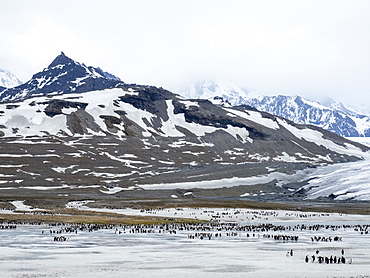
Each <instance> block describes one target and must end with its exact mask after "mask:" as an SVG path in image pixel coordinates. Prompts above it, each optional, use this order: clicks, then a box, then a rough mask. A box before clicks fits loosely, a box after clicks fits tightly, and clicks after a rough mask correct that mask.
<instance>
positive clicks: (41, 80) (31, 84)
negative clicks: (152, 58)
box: [0, 52, 122, 102]
mask: <svg viewBox="0 0 370 278" xmlns="http://www.w3.org/2000/svg"><path fill="white" fill-rule="evenodd" d="M121 83H122V82H121V81H120V80H119V79H118V78H117V77H114V78H112V75H110V74H107V73H105V72H103V71H102V70H101V69H100V68H94V67H87V66H85V65H84V64H80V63H78V62H75V61H74V60H72V59H71V58H69V57H67V56H66V55H65V54H64V53H63V52H62V53H61V54H60V55H59V56H57V57H56V58H55V59H54V61H53V62H52V63H51V64H50V65H49V66H48V67H47V68H46V69H44V70H43V71H41V72H38V73H36V74H35V75H33V76H32V78H31V80H29V81H28V82H26V83H24V84H22V85H20V86H18V87H15V88H10V89H6V90H3V91H2V92H1V93H0V102H8V101H18V100H21V99H24V98H29V97H32V96H37V95H50V94H68V93H83V92H89V91H96V90H104V89H109V88H114V87H116V86H117V85H118V84H121Z"/></svg>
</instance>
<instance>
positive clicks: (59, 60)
mask: <svg viewBox="0 0 370 278" xmlns="http://www.w3.org/2000/svg"><path fill="white" fill-rule="evenodd" d="M69 63H75V61H74V60H72V59H71V58H69V57H67V56H66V55H65V54H64V52H63V51H62V52H61V53H60V54H59V55H58V56H57V57H56V58H55V59H54V61H53V62H52V63H51V64H50V65H49V66H48V68H53V67H56V66H58V65H67V64H69Z"/></svg>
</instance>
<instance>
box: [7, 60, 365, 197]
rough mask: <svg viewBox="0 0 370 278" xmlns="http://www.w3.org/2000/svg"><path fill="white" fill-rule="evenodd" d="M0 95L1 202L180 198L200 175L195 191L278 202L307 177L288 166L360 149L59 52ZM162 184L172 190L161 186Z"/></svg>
mask: <svg viewBox="0 0 370 278" xmlns="http://www.w3.org/2000/svg"><path fill="white" fill-rule="evenodd" d="M53 88H55V91H54V89H53ZM10 92H13V93H10ZM2 96H3V97H4V102H3V103H0V157H1V158H2V160H1V162H0V189H1V188H3V189H4V188H6V190H2V191H1V192H2V196H3V197H4V198H12V196H17V198H22V200H24V199H27V198H29V196H35V194H36V193H37V194H36V195H37V196H38V197H40V196H45V197H47V198H51V197H52V196H54V197H55V196H57V198H59V199H60V198H62V197H61V196H67V197H66V198H67V199H68V200H69V199H71V198H77V199H79V198H81V196H85V197H86V198H89V199H91V198H92V199H95V200H96V199H101V198H104V199H107V198H108V197H106V196H107V194H108V195H110V194H112V197H111V198H113V199H114V200H117V198H118V197H119V198H128V196H131V197H130V198H133V199H135V198H145V199H151V198H154V199H158V198H159V199H160V198H163V196H162V195H161V194H164V195H165V196H171V195H173V194H176V196H178V195H181V196H188V195H185V194H186V193H187V191H188V190H189V188H193V187H194V186H195V187H196V184H197V183H199V182H201V183H202V186H204V184H205V185H206V186H205V187H203V188H200V189H197V190H194V191H196V194H195V195H194V196H198V197H199V196H201V197H200V198H224V197H229V198H242V197H243V196H244V197H243V198H245V196H247V195H246V193H248V194H252V193H253V192H266V190H268V191H269V195H266V194H264V196H269V198H271V199H273V200H276V199H279V198H283V199H284V198H285V199H286V198H288V197H289V196H291V195H292V194H293V193H294V192H293V191H292V190H294V188H295V189H299V188H300V187H301V186H303V185H305V184H307V180H309V179H310V178H307V179H305V180H304V181H301V180H299V181H297V180H295V178H294V179H293V176H292V175H293V174H295V173H297V172H298V171H302V170H304V169H307V168H310V167H314V166H318V165H323V164H324V165H326V164H333V163H342V162H350V161H357V160H361V159H363V158H365V157H368V152H369V150H370V149H369V148H368V147H366V146H364V145H361V144H358V143H355V142H352V141H349V140H346V139H345V138H342V137H340V136H338V135H335V134H333V133H331V132H328V131H326V130H324V129H321V128H319V127H315V126H305V125H299V124H295V123H293V122H291V121H289V120H286V119H284V118H281V117H277V116H274V115H271V114H269V113H266V112H259V111H257V110H256V109H253V108H251V107H249V106H238V107H225V106H221V105H215V104H213V103H211V102H210V101H208V100H200V99H191V100H189V99H184V98H181V97H179V96H178V95H176V94H174V93H172V92H170V91H168V90H165V89H163V88H157V87H153V86H144V85H130V84H125V83H123V82H121V81H119V80H115V79H112V78H111V77H107V76H106V75H105V74H104V73H103V72H102V71H101V70H100V71H98V70H96V69H95V68H91V67H87V66H85V65H83V64H80V63H78V62H75V61H73V60H71V59H70V58H68V57H66V56H65V55H64V54H61V55H59V56H58V57H57V58H56V59H55V60H54V61H53V63H52V64H51V65H50V66H49V67H48V68H47V69H45V70H44V71H42V72H40V73H36V74H35V75H34V76H33V78H32V79H31V80H30V81H29V82H27V83H25V84H23V85H21V86H18V87H16V88H15V89H14V90H13V91H7V94H6V95H2ZM10 100H12V101H11V102H9V101H10ZM6 101H7V102H6ZM169 183H170V184H172V186H174V184H176V186H174V187H175V188H172V189H166V188H168V187H166V186H165V185H164V184H169ZM148 184H149V185H150V184H157V185H159V187H163V188H164V189H163V191H161V190H160V191H159V192H158V191H153V190H148V189H146V188H150V186H149V187H148V186H144V185H148ZM177 184H179V187H177ZM181 184H186V186H185V187H184V188H183V189H181V187H182V185H181ZM215 185H218V186H219V187H218V189H217V191H215V190H214V186H215ZM229 187H230V188H232V189H230V190H229V189H225V188H229ZM292 188H293V189H292ZM35 192H36V193H35ZM120 192H121V193H120ZM292 192H293V193H292ZM297 192H299V190H297ZM215 194H216V195H215ZM253 194H254V193H253ZM256 194H257V193H256ZM258 194H259V193H258ZM251 196H252V195H251ZM258 196H260V195H258ZM297 196H300V195H297ZM13 199H14V198H13ZM59 199H58V200H59ZM113 199H112V200H113ZM285 199H284V200H285Z"/></svg>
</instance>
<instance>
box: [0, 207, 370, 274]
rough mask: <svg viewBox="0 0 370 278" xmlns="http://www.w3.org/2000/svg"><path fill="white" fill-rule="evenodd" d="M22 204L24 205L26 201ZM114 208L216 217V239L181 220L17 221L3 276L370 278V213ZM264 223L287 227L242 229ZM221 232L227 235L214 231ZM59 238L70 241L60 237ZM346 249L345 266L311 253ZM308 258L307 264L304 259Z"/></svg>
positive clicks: (7, 236) (211, 228)
mask: <svg viewBox="0 0 370 278" xmlns="http://www.w3.org/2000/svg"><path fill="white" fill-rule="evenodd" d="M88 204H89V202H79V203H78V202H77V203H69V206H70V207H75V208H78V209H87V205H88ZM17 205H18V207H19V208H25V207H24V206H22V204H21V203H17ZM110 211H111V210H110ZM111 212H113V211H111ZM114 212H116V213H125V214H131V215H156V216H165V217H171V218H176V217H184V218H197V219H205V220H210V219H213V221H212V222H211V223H213V224H212V225H211V224H204V225H203V226H202V229H204V227H206V228H205V229H204V230H205V231H206V234H212V238H211V239H209V238H206V236H205V238H204V239H200V237H199V236H198V237H195V238H191V237H190V236H191V235H196V233H197V231H196V230H186V229H180V226H177V227H170V228H169V229H167V230H166V229H165V228H163V227H162V230H161V228H160V227H159V226H149V227H148V226H146V227H144V226H142V227H141V228H140V229H142V230H144V229H145V230H146V231H151V232H131V231H132V230H133V229H135V228H137V227H133V226H130V227H127V226H126V227H124V226H112V227H107V228H102V229H99V230H95V231H90V232H89V231H78V232H77V233H67V232H62V233H61V234H55V233H53V231H55V232H57V231H60V230H61V229H65V228H66V227H68V226H49V225H47V224H41V225H30V224H24V225H18V226H17V228H16V229H0V234H1V237H0V246H1V247H0V250H1V254H2V256H1V259H0V265H1V268H0V276H1V277H17V278H18V277H77V278H79V277H81V278H82V277H370V276H369V275H370V272H369V270H370V252H369V250H370V234H369V233H365V232H364V230H363V231H362V232H361V231H360V228H359V227H367V228H366V229H367V230H366V231H368V232H370V231H369V229H370V228H369V227H370V226H368V225H370V216H361V215H344V214H329V213H308V212H307V213H304V212H297V211H268V210H248V209H210V208H193V209H190V208H187V209H186V208H184V209H159V210H133V209H124V210H120V211H118V210H116V211H114ZM222 223H229V224H222ZM264 224H273V225H274V227H280V229H281V227H284V228H283V230H276V231H274V230H269V231H264V230H263V229H259V230H258V229H257V228H256V229H257V230H256V231H253V232H251V231H247V230H245V229H244V230H243V229H241V228H240V227H261V226H260V225H264ZM309 227H317V228H316V229H314V230H312V229H309ZM171 230H176V231H177V232H176V233H173V232H170V231H171ZM50 231H51V232H50ZM198 233H200V232H198ZM216 233H217V234H220V235H222V236H218V237H216V236H215V234H216ZM266 235H270V236H274V235H276V236H278V235H289V236H298V240H296V241H295V240H275V239H273V238H271V237H267V236H266ZM55 236H64V237H66V238H67V240H66V241H62V242H59V241H54V238H55ZM314 236H317V237H319V236H320V237H323V238H326V239H328V238H329V237H330V238H331V239H333V238H334V237H336V236H337V237H340V238H341V240H340V241H334V240H331V241H328V240H327V241H312V239H311V238H312V237H314ZM290 250H292V252H293V256H291V255H290ZM317 250H318V251H319V255H318V254H316V252H317ZM342 250H343V251H344V256H345V257H346V263H345V264H343V263H339V264H338V263H329V264H326V263H319V262H318V261H317V259H316V260H315V261H314V262H312V259H311V257H312V255H316V257H318V256H327V257H330V256H336V257H338V258H339V257H341V256H342ZM288 254H289V255H288ZM306 256H309V258H310V259H309V262H305V257H306ZM349 262H352V263H349Z"/></svg>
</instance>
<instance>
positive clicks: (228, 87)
mask: <svg viewBox="0 0 370 278" xmlns="http://www.w3.org/2000/svg"><path fill="white" fill-rule="evenodd" d="M176 92H177V93H179V94H180V95H182V96H184V97H186V98H193V99H198V98H199V99H209V100H211V101H212V102H214V103H219V104H222V105H231V106H238V105H250V106H252V107H255V108H256V109H258V110H260V111H264V112H268V113H271V114H273V115H277V116H280V117H283V118H286V119H288V120H291V121H293V122H295V123H299V124H305V125H315V126H318V127H321V128H324V129H326V130H329V131H331V132H334V133H336V134H338V135H340V136H344V137H369V136H370V115H365V114H363V113H359V112H356V111H353V110H351V109H349V108H347V107H345V106H344V105H343V104H341V103H337V102H335V101H332V102H331V103H330V105H329V106H328V105H323V104H320V103H318V102H315V101H310V100H307V99H304V98H302V97H300V96H286V95H278V96H258V97H256V96H252V95H251V94H250V93H249V92H248V91H246V90H245V89H242V88H240V87H238V86H237V85H235V84H233V83H232V82H224V81H221V82H214V81H205V82H198V83H193V84H189V85H187V86H185V87H182V88H180V89H178V90H176Z"/></svg>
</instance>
